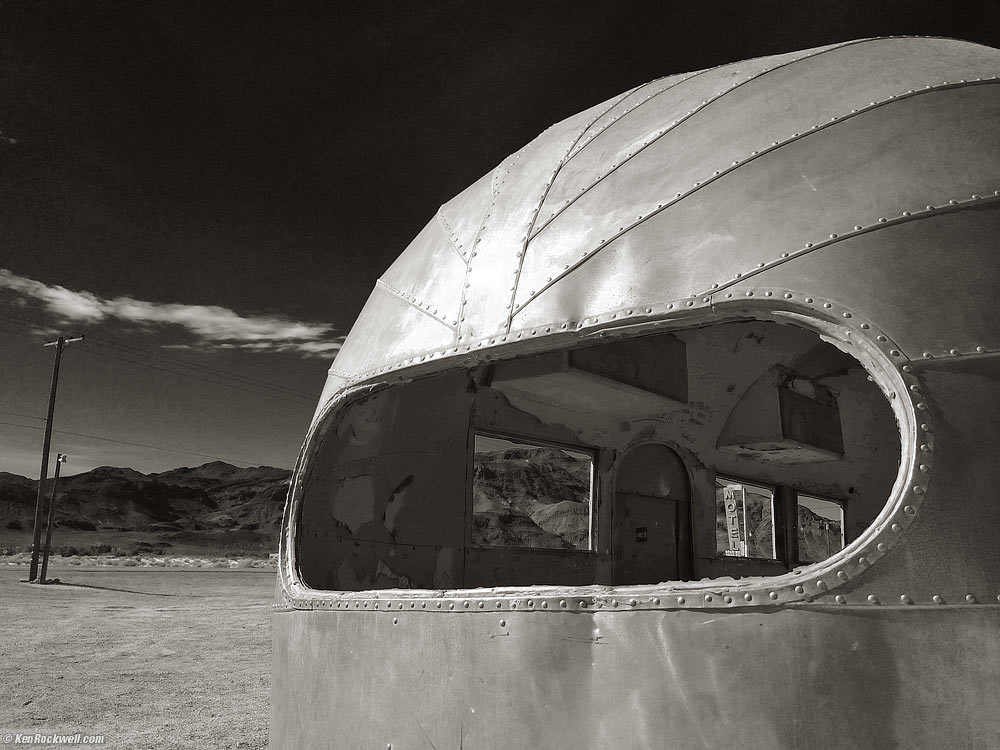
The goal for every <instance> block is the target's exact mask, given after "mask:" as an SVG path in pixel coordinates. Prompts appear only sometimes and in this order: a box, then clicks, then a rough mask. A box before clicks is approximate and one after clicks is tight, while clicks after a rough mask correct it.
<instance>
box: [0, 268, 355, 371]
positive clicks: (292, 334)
mask: <svg viewBox="0 0 1000 750" xmlns="http://www.w3.org/2000/svg"><path fill="white" fill-rule="evenodd" d="M0 289H8V290H10V291H13V292H15V293H16V294H18V295H19V296H21V297H22V298H27V299H28V300H34V301H36V302H38V303H41V304H42V306H44V307H45V308H46V309H47V310H48V311H49V312H50V313H51V314H53V315H56V316H58V317H59V318H61V319H63V320H66V321H72V322H77V323H100V322H106V321H112V320H118V321H123V322H127V323H133V324H136V325H142V326H147V327H152V326H179V327H180V328H182V329H184V330H186V331H187V332H189V333H190V334H192V335H194V336H195V337H196V338H197V340H198V342H199V343H200V344H202V345H213V346H217V347H219V348H226V349H252V350H258V351H271V352H298V353H300V354H305V355H310V356H330V355H332V354H333V353H334V352H336V351H337V350H338V349H340V345H341V343H342V342H343V337H342V336H335V335H334V329H333V326H331V325H328V324H325V323H305V322H301V321H295V320H289V319H287V318H282V317H278V316H267V315H240V314H239V313H237V312H235V311H233V310H230V309H229V308H226V307H220V306H218V305H181V304H176V303H161V302H147V301H145V300H139V299H133V298H132V297H116V298H114V299H104V298H102V297H99V296H97V295H96V294H93V293H91V292H87V291H74V290H72V289H67V288H66V287H63V286H59V285H51V286H50V285H48V284H44V283H42V282H41V281H36V280H35V279H29V278H26V277H24V276H18V275H17V274H14V273H11V272H10V271H8V270H6V269H3V268H0Z"/></svg>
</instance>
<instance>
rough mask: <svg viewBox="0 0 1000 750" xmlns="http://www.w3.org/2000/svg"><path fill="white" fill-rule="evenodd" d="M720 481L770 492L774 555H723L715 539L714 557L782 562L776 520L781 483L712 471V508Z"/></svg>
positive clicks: (779, 516)
mask: <svg viewBox="0 0 1000 750" xmlns="http://www.w3.org/2000/svg"><path fill="white" fill-rule="evenodd" d="M720 481H724V482H729V483H732V484H737V483H738V484H744V485H747V484H749V485H752V486H754V487H759V488H762V489H766V490H769V491H770V492H771V546H772V549H773V550H774V557H752V556H749V555H725V554H723V553H721V552H720V551H719V549H718V540H716V542H715V547H716V549H715V551H714V553H713V555H714V557H715V558H716V559H718V560H742V561H752V562H755V563H784V562H785V561H784V559H783V558H782V551H783V546H784V545H782V544H781V538H780V532H781V530H780V529H779V521H778V519H779V518H781V515H782V514H781V507H780V501H779V498H778V491H779V489H780V487H781V485H776V484H774V483H773V482H763V481H760V480H754V479H750V478H747V477H741V476H737V475H733V474H728V473H722V474H720V473H718V472H714V473H713V475H712V489H713V491H712V498H713V508H714V507H715V490H717V489H721V488H719V487H717V485H718V483H719V482H720ZM744 502H746V500H745V495H744ZM715 518H716V516H714V515H713V520H714V519H715ZM714 528H715V526H714V524H713V529H714ZM748 550H749V547H748Z"/></svg>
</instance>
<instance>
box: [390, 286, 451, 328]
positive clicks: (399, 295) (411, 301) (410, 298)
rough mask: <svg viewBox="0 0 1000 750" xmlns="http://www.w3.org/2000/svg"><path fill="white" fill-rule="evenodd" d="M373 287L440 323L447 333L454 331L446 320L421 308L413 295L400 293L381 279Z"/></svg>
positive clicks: (419, 302)
mask: <svg viewBox="0 0 1000 750" xmlns="http://www.w3.org/2000/svg"><path fill="white" fill-rule="evenodd" d="M375 286H376V288H379V289H382V290H384V291H386V292H388V293H389V294H391V295H392V296H394V297H396V298H397V299H400V300H402V301H403V302H405V303H406V304H408V305H410V307H412V308H413V309H415V310H419V311H420V312H422V313H423V314H424V315H426V316H427V317H428V318H431V319H432V320H435V321H437V322H438V323H440V324H441V325H443V326H444V327H445V328H447V329H448V330H449V331H453V330H455V328H454V326H452V325H450V324H449V323H448V321H447V320H445V319H444V318H441V317H440V316H438V315H437V314H436V313H434V312H431V311H430V310H427V309H425V308H424V307H422V306H421V304H422V303H421V301H420V300H419V299H417V298H416V297H414V296H413V295H410V294H406V293H405V292H401V291H400V290H398V289H396V287H394V286H392V285H391V284H388V283H386V282H385V281H383V280H382V279H377V280H376V281H375Z"/></svg>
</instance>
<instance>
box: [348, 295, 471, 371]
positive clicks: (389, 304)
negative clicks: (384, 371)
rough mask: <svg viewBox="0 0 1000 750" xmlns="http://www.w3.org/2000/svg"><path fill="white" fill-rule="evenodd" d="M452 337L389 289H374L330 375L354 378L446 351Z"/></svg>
mask: <svg viewBox="0 0 1000 750" xmlns="http://www.w3.org/2000/svg"><path fill="white" fill-rule="evenodd" d="M454 337H455V331H454V329H452V328H451V327H450V326H449V325H447V324H446V323H444V322H443V321H442V320H440V319H439V318H437V317H435V316H434V315H431V314H430V313H429V312H427V311H425V310H422V309H421V307H420V306H419V305H415V304H413V303H411V302H409V301H408V300H406V299H404V298H403V297H400V296H399V295H397V294H394V293H393V292H392V291H390V290H389V289H386V288H384V287H380V286H376V287H375V290H374V291H373V292H372V294H371V296H370V297H369V298H368V302H366V303H365V306H364V308H363V309H362V310H361V314H360V315H359V316H358V320H357V322H356V323H355V324H354V328H352V329H351V335H350V336H348V337H347V340H346V341H345V342H344V346H343V348H341V350H340V352H338V354H337V358H336V359H335V360H334V362H333V367H332V368H331V372H332V373H333V374H335V375H339V376H341V377H347V378H356V377H357V376H358V374H360V373H367V372H370V371H375V370H377V369H378V368H379V367H381V366H383V365H384V364H386V363H389V362H400V361H406V360H413V359H417V358H420V357H421V356H422V355H423V354H424V353H425V352H428V351H433V350H436V349H446V348H447V347H448V346H450V345H451V344H452V343H453V340H454Z"/></svg>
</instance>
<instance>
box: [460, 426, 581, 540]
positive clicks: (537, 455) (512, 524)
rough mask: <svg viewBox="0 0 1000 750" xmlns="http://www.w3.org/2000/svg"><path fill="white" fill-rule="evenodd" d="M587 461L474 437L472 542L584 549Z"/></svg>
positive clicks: (550, 450)
mask: <svg viewBox="0 0 1000 750" xmlns="http://www.w3.org/2000/svg"><path fill="white" fill-rule="evenodd" d="M498 443H506V445H505V446H498V445H497V444H498ZM591 465H592V462H591V459H590V457H589V456H587V455H584V454H580V453H575V452H572V451H566V450H561V449H559V448H552V447H543V446H531V445H518V444H516V443H513V442H509V441H504V440H499V439H496V438H486V439H485V440H484V439H483V438H480V437H479V436H477V437H476V452H475V460H474V463H473V472H474V474H473V480H472V494H473V497H472V512H473V516H472V542H473V544H475V545H479V546H490V547H535V548H546V549H581V550H587V549H590V493H591V484H590V477H591Z"/></svg>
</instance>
